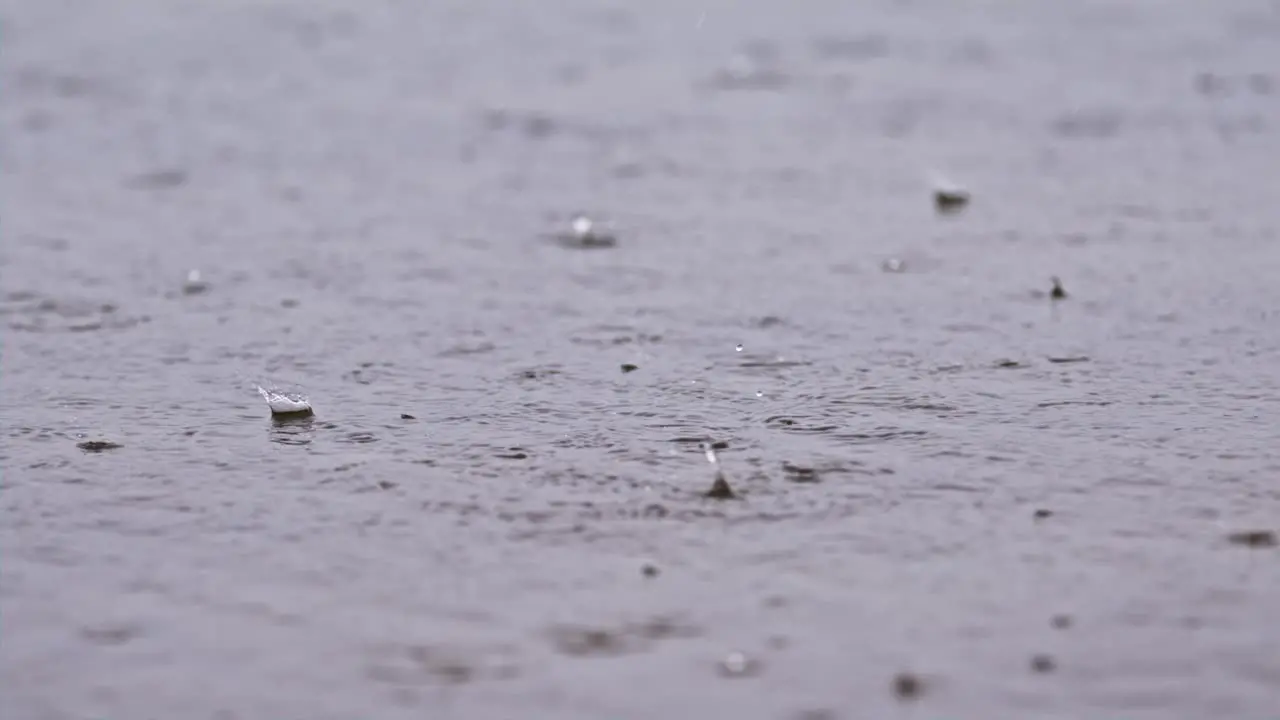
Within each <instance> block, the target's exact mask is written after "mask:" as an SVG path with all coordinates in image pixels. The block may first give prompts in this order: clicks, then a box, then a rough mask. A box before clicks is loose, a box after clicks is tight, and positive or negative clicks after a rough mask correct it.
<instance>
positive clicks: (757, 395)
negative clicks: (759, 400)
mask: <svg viewBox="0 0 1280 720" xmlns="http://www.w3.org/2000/svg"><path fill="white" fill-rule="evenodd" d="M756 397H764V392H763V391H761V390H757V391H756Z"/></svg>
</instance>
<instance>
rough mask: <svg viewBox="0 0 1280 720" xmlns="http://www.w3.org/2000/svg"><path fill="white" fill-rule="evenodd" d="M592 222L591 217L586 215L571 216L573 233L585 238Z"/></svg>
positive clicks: (589, 232) (589, 231)
mask: <svg viewBox="0 0 1280 720" xmlns="http://www.w3.org/2000/svg"><path fill="white" fill-rule="evenodd" d="M593 224H594V223H592V222H591V218H589V217H587V216H586V215H578V216H576V217H575V218H573V223H572V227H573V234H574V235H577V236H578V237H580V238H585V237H587V236H588V235H590V234H591V227H592V225H593Z"/></svg>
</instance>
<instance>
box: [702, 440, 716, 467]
mask: <svg viewBox="0 0 1280 720" xmlns="http://www.w3.org/2000/svg"><path fill="white" fill-rule="evenodd" d="M702 452H703V453H705V454H706V456H707V462H709V463H711V464H712V465H715V466H716V467H720V458H718V457H716V449H715V448H713V447H711V443H707V442H704V443H702Z"/></svg>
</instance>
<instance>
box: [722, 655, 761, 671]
mask: <svg viewBox="0 0 1280 720" xmlns="http://www.w3.org/2000/svg"><path fill="white" fill-rule="evenodd" d="M759 671H760V663H759V661H757V660H753V659H751V658H749V657H747V656H746V655H745V654H743V653H740V652H731V653H729V654H728V655H725V656H724V659H722V660H721V661H720V674H721V675H723V676H724V677H747V676H750V675H754V674H756V673H757V672H759Z"/></svg>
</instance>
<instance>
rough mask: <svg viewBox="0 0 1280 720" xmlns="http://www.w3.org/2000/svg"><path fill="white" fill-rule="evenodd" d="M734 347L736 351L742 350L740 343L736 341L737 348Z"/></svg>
mask: <svg viewBox="0 0 1280 720" xmlns="http://www.w3.org/2000/svg"><path fill="white" fill-rule="evenodd" d="M735 349H736V350H737V351H738V352H742V343H738V347H737V348H735Z"/></svg>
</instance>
